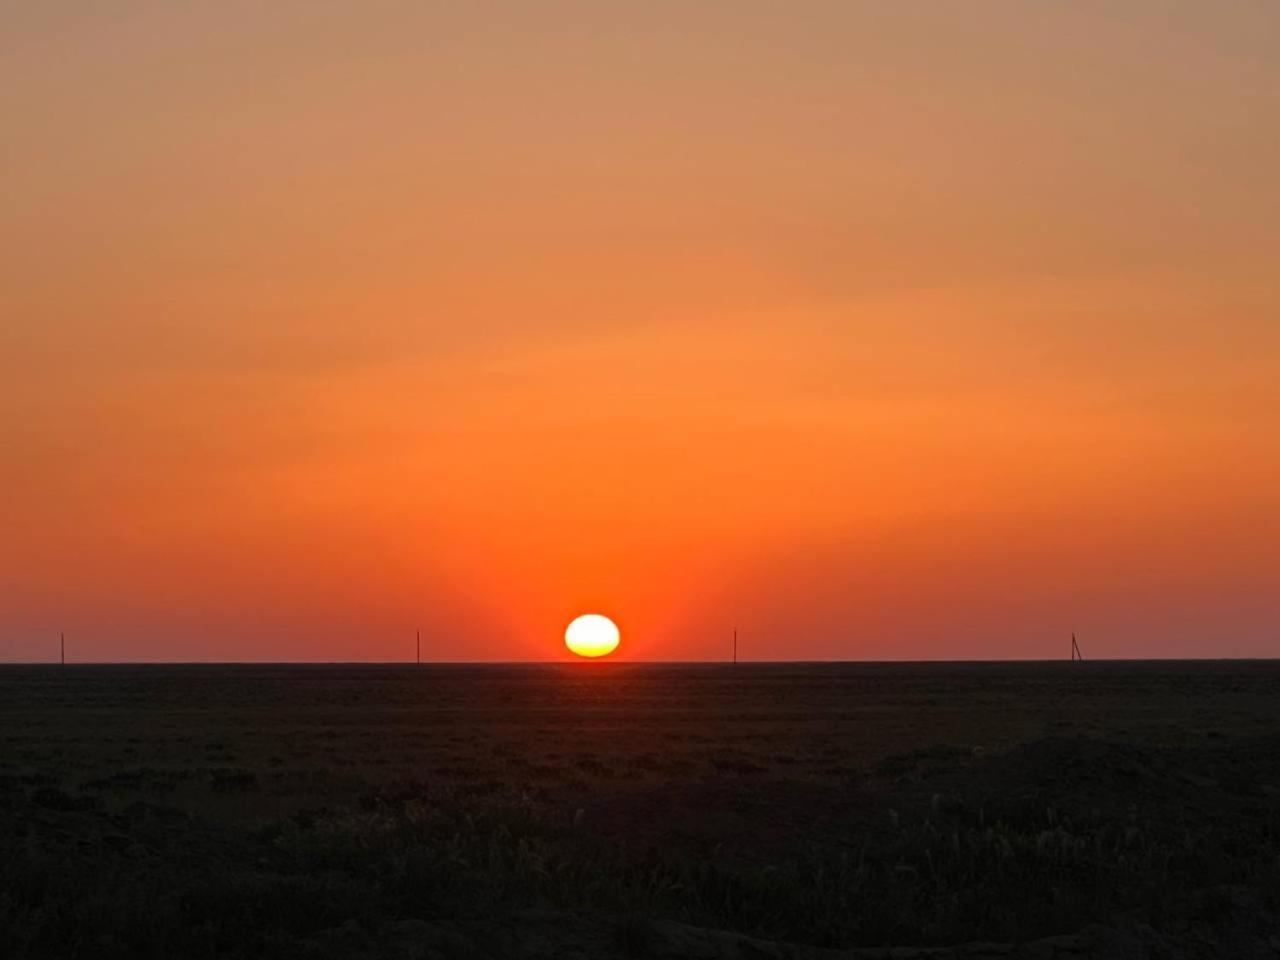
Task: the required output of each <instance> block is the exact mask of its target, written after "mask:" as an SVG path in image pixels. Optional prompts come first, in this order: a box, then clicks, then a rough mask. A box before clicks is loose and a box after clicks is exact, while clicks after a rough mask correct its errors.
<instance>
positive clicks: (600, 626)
mask: <svg viewBox="0 0 1280 960" xmlns="http://www.w3.org/2000/svg"><path fill="white" fill-rule="evenodd" d="M619 639H620V635H619V633H618V627H617V624H615V623H614V622H613V621H612V620H610V619H609V618H608V617H605V616H601V615H600V614H598V613H584V614H583V615H582V616H580V617H578V618H577V619H576V620H574V621H573V623H571V624H569V626H568V628H566V630H565V632H564V645H565V646H566V647H568V648H569V649H570V650H571V651H573V652H574V653H576V654H577V655H578V656H580V657H603V656H606V655H608V654H610V653H613V651H614V650H616V649H617V648H618V640H619Z"/></svg>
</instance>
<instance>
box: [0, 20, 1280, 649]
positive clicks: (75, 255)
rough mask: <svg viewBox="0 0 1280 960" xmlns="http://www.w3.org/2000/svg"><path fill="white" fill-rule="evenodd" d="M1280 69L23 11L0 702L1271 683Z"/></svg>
mask: <svg viewBox="0 0 1280 960" xmlns="http://www.w3.org/2000/svg"><path fill="white" fill-rule="evenodd" d="M264 7H265V8H266V9H264ZM1277 38H1280V8H1277V7H1276V5H1275V4H1271V3H1261V2H1259V3H1238V4H1235V3H1233V4H1203V3H1198V2H1197V3H1192V2H1159V3H1157V2H1155V0H1134V2H1131V3H1128V4H1125V5H1124V6H1123V8H1116V7H1114V6H1113V5H1104V4H1096V3H1092V2H1084V3H1073V4H1066V3H1061V4H1059V3H1046V4H1028V3H1024V2H1017V3H1014V2H1008V3H1005V2H978V3H973V4H967V3H966V4H961V3H955V4H931V5H916V4H902V3H888V2H886V3H860V2H849V0H838V2H836V0H832V2H797V3H791V4H778V3H772V2H769V3H765V2H753V0H735V2H732V3H730V2H727V0H725V2H718V0H717V2H707V3H694V4H691V3H687V2H683V3H675V2H662V0H649V2H645V3H630V2H619V3H609V4H601V3H596V2H587V0H576V2H554V0H553V2H544V3H536V4H535V3H498V2H477V3H467V4H454V5H439V6H437V5H433V4H424V3H417V2H414V3H409V2H391V0H366V2H361V3H355V2H326V3H313V2H305V3H303V2H299V3H280V4H268V5H264V4H260V3H248V2H219V3H189V4H173V3H168V2H159V0H155V2H147V0H131V2H120V3H113V4H101V5H84V4H77V3H67V2H58V0H54V2H48V3H40V4H25V5H6V6H0V116H3V117H4V118H5V122H4V124H3V125H2V126H0V158H2V159H0V164H2V165H3V176H0V210H3V214H0V491H2V492H3V496H2V497H0V660H27V659H40V658H46V657H48V656H50V655H51V654H54V653H56V636H57V632H58V631H59V630H66V631H68V634H69V638H70V639H69V645H70V648H71V650H72V651H73V654H74V655H75V656H78V657H81V658H84V659H125V660H147V659H162V660H175V659H176V660H184V659H197V660H201V659H214V660H241V659H246V660H291V659H304V660H308V659H314V660H334V659H338V660H365V659H368V660H386V659H391V660H394V659H403V658H405V657H409V656H412V652H413V631H414V629H415V627H417V626H418V625H419V624H421V626H422V628H423V631H424V654H426V655H429V656H431V657H435V658H441V659H462V660H469V659H481V660H485V659H548V658H559V657H561V656H563V655H564V651H563V647H562V646H561V631H562V630H563V627H564V625H565V624H566V623H567V622H568V620H569V619H571V618H572V617H573V616H574V615H576V614H577V613H580V612H584V611H587V610H599V611H600V612H604V613H608V614H610V615H612V616H614V617H615V618H616V619H617V620H618V622H619V624H620V625H621V627H622V630H623V646H622V648H621V649H620V651H619V654H618V656H620V657H630V658H639V659H681V658H689V659H705V658H713V657H720V656H723V655H724V654H725V653H726V652H727V650H728V643H729V639H728V638H729V635H730V631H731V630H732V628H733V626H734V625H737V626H738V627H739V628H740V629H741V631H742V635H743V640H742V649H743V653H744V654H745V655H747V656H751V657H761V658H773V659H805V658H842V659H858V658H864V657H865V658H890V659H913V658H952V657H1046V656H1062V655H1064V653H1065V651H1066V650H1067V649H1068V648H1067V644H1068V642H1069V641H1068V635H1069V633H1070V631H1071V630H1073V629H1074V630H1076V631H1078V632H1079V633H1080V635H1081V639H1082V646H1083V647H1084V649H1085V653H1086V655H1094V656H1275V655H1280V272H1278V271H1277V263H1278V262H1280V187H1278V186H1277V180H1276V176H1275V171H1276V170H1277V169H1280V128H1278V127H1277V124H1276V122H1275V118H1276V117H1278V116H1280V41H1278V39H1277Z"/></svg>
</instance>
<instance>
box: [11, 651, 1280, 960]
mask: <svg viewBox="0 0 1280 960" xmlns="http://www.w3.org/2000/svg"><path fill="white" fill-rule="evenodd" d="M0 725H2V726H0V956H6V957H15V958H23V957H95V958H97V957H103V958H107V957H132V956H154V957H208V958H221V957H227V958H231V957H245V958H248V957H316V958H319V957H351V956H370V957H374V956H388V957H435V956H439V957H455V956H456V957H507V956H530V957H534V956H538V957H540V956H548V957H549V956H575V955H576V956H583V957H594V956H651V955H662V956H683V955H688V956H704V957H716V956H725V957H728V956H734V955H739V956H749V955H753V954H752V951H754V952H755V953H754V955H758V956H771V955H772V956H801V955H806V954H804V952H803V950H800V949H799V948H796V949H792V948H786V947H782V946H779V945H778V944H779V943H791V944H800V945H811V946H816V947H831V948H848V949H852V948H856V947H864V948H868V947H882V946H885V945H913V946H929V945H945V944H957V943H962V942H967V941H974V940H988V941H1002V942H1006V943H1009V944H1013V945H1015V946H1013V947H1010V949H1011V950H1015V951H1016V950H1019V949H1021V948H1018V947H1017V946H1016V945H1017V944H1019V943H1023V942H1030V941H1035V940H1037V939H1038V938H1044V937H1050V936H1053V935H1062V934H1078V933H1079V931H1082V930H1097V929H1100V928H1101V929H1105V930H1106V931H1110V932H1111V933H1110V935H1113V936H1112V940H1110V941H1107V942H1109V943H1112V944H1113V946H1115V949H1117V950H1120V949H1124V950H1128V951H1131V952H1132V954H1133V955H1135V956H1136V955H1150V956H1181V955H1186V956H1215V955H1228V954H1229V955H1232V956H1241V957H1248V956H1253V955H1256V956H1272V955H1274V954H1273V953H1272V951H1273V950H1274V949H1276V948H1280V939H1276V935H1277V933H1280V930H1277V928H1276V922H1275V917H1276V903H1275V901H1274V898H1275V896H1276V891H1280V665H1277V664H1272V663H1252V664H1246V663H1236V664H1224V663H1196V664H1186V663H1183V664H1104V663H1086V664H1077V665H1070V664H1061V663H1059V664H1041V665H1029V664H1024V665H1012V664H1009V665H971V666H962V665H915V666H910V665H897V666H891V665H883V666H876V665H863V666H854V665H849V666H843V665H830V666H819V665H813V666H802V665H798V666H762V665H750V666H742V667H739V668H736V669H734V668H729V667H697V666H688V667H674V666H672V667H668V666H626V665H622V664H609V663H605V664H582V665H571V666H570V665H566V666H545V667H497V666H495V667H431V668H422V669H413V668H409V667H363V666H333V667H248V666H246V667H107V666H100V667H87V666H86V667H68V668H65V669H59V668H56V667H11V668H5V669H3V670H0ZM1099 925H1101V927H1099ZM698 930H701V931H703V933H696V931H698ZM710 930H721V931H735V932H736V933H737V934H739V935H741V936H738V937H737V939H733V938H729V939H725V937H723V936H720V935H718V934H717V935H715V936H712V935H711V934H710V933H707V932H706V931H710ZM673 931H675V932H673ZM716 937H720V939H716ZM745 937H750V938H752V939H751V940H747V939H744V938H745ZM1063 942H1065V941H1063ZM1072 942H1075V941H1072ZM1116 945H1118V946H1116ZM1042 946H1043V945H1042ZM1078 946H1079V944H1078V943H1077V947H1078ZM1028 949H1032V948H1030V947H1029V948H1028ZM1044 949H1048V948H1044ZM1055 949H1056V948H1055ZM1064 949H1066V948H1064ZM1071 949H1076V948H1075V947H1073V948H1071ZM1142 951H1145V953H1143V952H1142ZM1224 951H1225V952H1224ZM852 955H855V954H852V953H851V954H850V956H852ZM856 955H861V954H856ZM1042 955H1046V956H1047V955H1057V954H1048V953H1044V954H1042ZM1073 955H1075V954H1073Z"/></svg>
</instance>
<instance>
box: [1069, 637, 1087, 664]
mask: <svg viewBox="0 0 1280 960" xmlns="http://www.w3.org/2000/svg"><path fill="white" fill-rule="evenodd" d="M1077 660H1080V661H1083V660H1084V654H1082V653H1081V652H1080V644H1078V643H1076V635H1075V634H1074V633H1073V634H1071V662H1072V663H1075V662H1076V661H1077Z"/></svg>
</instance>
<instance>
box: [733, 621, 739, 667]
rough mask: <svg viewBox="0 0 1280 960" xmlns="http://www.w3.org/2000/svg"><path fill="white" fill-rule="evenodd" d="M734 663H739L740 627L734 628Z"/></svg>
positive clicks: (735, 664)
mask: <svg viewBox="0 0 1280 960" xmlns="http://www.w3.org/2000/svg"><path fill="white" fill-rule="evenodd" d="M733 665H734V666H737V665H738V628H737V627H734V628H733Z"/></svg>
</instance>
